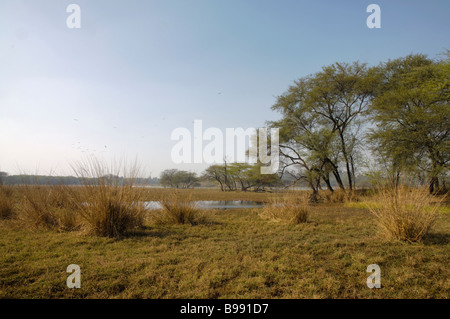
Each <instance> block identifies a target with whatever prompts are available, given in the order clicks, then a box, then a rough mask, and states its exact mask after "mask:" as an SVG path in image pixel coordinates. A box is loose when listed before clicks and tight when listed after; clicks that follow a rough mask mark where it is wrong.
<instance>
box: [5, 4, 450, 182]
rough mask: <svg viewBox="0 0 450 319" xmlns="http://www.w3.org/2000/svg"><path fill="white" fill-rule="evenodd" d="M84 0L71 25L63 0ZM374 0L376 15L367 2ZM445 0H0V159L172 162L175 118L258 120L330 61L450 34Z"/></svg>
mask: <svg viewBox="0 0 450 319" xmlns="http://www.w3.org/2000/svg"><path fill="white" fill-rule="evenodd" d="M71 3H76V4H78V5H79V6H80V7H81V29H69V28H67V26H66V19H67V17H68V16H69V13H66V7H67V6H68V5H69V4H71ZM371 3H376V4H378V5H379V6H380V7H381V26H382V28H381V29H369V28H367V26H366V19H367V17H368V15H369V13H366V7H367V6H368V5H369V4H371ZM449 14H450V1H447V0H442V1H438V0H432V1H406V0H403V1H400V0H396V1H356V0H355V1H350V0H347V1H331V0H330V1H299V0H297V1H286V0H285V1H274V0H273V1H268V0H227V1H224V0H220V1H219V0H177V1H175V0H160V1H137V0H135V1H101V0H95V1H81V0H70V1H62V0H38V1H36V0H28V1H24V0H23V1H19V0H2V1H1V3H0V170H2V171H7V172H9V173H12V174H14V173H18V172H19V170H22V171H26V172H31V173H34V172H36V171H38V172H39V173H42V174H47V173H49V172H53V173H54V174H72V172H71V169H70V167H69V164H70V163H74V162H76V161H77V160H79V159H81V158H82V157H83V156H85V155H88V154H95V155H96V156H98V157H99V158H103V159H105V160H107V161H109V160H111V159H113V158H115V159H121V158H128V159H132V158H135V157H136V156H137V157H138V159H139V161H140V162H141V163H142V165H143V169H144V170H145V172H146V174H152V176H157V175H159V173H160V172H161V170H163V169H165V168H179V169H187V170H193V171H196V172H200V171H201V170H202V169H204V168H205V165H201V164H195V165H194V164H192V165H185V164H183V165H177V164H174V163H172V160H171V157H170V152H171V149H172V147H173V145H174V144H175V143H176V142H174V141H171V140H170V134H171V132H172V130H173V129H175V128H178V127H186V128H188V129H190V130H193V126H192V125H193V121H194V120H202V121H203V126H204V129H206V128H208V127H218V128H220V129H223V130H225V128H227V127H230V128H235V127H243V128H248V127H261V126H264V123H265V121H267V120H273V119H276V118H277V117H278V114H276V113H274V112H272V111H271V110H270V107H271V105H272V104H273V103H274V102H275V99H276V96H278V95H280V94H282V93H283V92H284V91H285V90H286V89H287V88H288V86H289V85H290V84H292V82H293V81H294V80H295V79H297V78H299V77H302V76H306V75H308V74H310V73H314V72H317V71H320V69H321V67H322V66H324V65H329V64H331V63H334V62H336V61H338V62H352V61H355V60H359V61H361V62H367V63H368V64H369V65H376V64H378V63H379V62H381V61H385V60H387V59H389V58H391V59H393V58H397V57H401V56H405V55H407V54H410V53H424V54H428V55H429V56H430V57H432V58H434V57H436V56H437V55H438V54H439V53H442V52H443V51H444V50H445V49H446V48H450V43H449V39H450V38H449V34H450V19H449V18H448V17H449Z"/></svg>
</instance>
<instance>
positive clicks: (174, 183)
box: [160, 169, 199, 188]
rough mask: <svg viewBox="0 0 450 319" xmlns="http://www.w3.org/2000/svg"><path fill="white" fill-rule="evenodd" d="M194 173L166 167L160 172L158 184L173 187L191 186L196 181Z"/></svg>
mask: <svg viewBox="0 0 450 319" xmlns="http://www.w3.org/2000/svg"><path fill="white" fill-rule="evenodd" d="M198 181H199V179H198V177H197V174H196V173H193V172H188V171H180V170H177V169H166V170H164V171H163V172H162V173H161V178H160V184H161V185H163V186H167V187H173V188H191V187H194V186H195V185H196V184H197V183H198Z"/></svg>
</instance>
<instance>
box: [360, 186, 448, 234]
mask: <svg viewBox="0 0 450 319" xmlns="http://www.w3.org/2000/svg"><path fill="white" fill-rule="evenodd" d="M441 202H442V199H441V200H439V199H437V198H436V197H434V196H433V195H430V194H429V191H428V189H427V188H408V187H406V186H399V187H398V188H382V189H379V191H378V198H377V204H376V205H370V206H368V209H369V210H370V212H371V213H372V214H374V215H375V217H376V220H377V223H378V225H379V227H380V230H381V233H382V235H384V236H387V237H388V238H392V239H397V240H402V241H407V242H417V241H420V240H421V239H422V238H423V237H424V236H425V235H426V234H427V233H428V232H429V230H430V228H431V227H432V226H433V223H434V222H435V220H436V213H437V211H438V210H439V207H440V206H441Z"/></svg>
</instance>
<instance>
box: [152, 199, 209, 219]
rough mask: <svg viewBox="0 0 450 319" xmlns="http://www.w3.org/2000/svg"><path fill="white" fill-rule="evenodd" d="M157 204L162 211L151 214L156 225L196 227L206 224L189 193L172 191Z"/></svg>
mask: <svg viewBox="0 0 450 319" xmlns="http://www.w3.org/2000/svg"><path fill="white" fill-rule="evenodd" d="M159 202H160V203H161V206H162V209H161V210H159V211H157V212H154V214H153V218H154V220H155V221H156V222H157V223H168V224H191V225H196V224H200V223H205V222H206V217H205V214H204V213H203V212H201V210H200V209H199V208H198V207H197V206H196V205H195V203H194V202H193V201H192V195H191V194H190V193H187V194H180V193H179V192H176V191H173V192H171V193H170V194H168V195H166V196H163V197H161V198H160V200H159Z"/></svg>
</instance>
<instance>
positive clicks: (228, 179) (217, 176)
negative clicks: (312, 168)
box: [202, 162, 281, 192]
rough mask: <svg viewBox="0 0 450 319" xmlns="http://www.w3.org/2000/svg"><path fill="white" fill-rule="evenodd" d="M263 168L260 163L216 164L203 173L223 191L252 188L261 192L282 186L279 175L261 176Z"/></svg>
mask: <svg viewBox="0 0 450 319" xmlns="http://www.w3.org/2000/svg"><path fill="white" fill-rule="evenodd" d="M261 167H262V164H261V163H260V162H258V163H256V164H248V163H224V164H223V165H218V164H216V165H211V166H210V167H208V168H207V169H206V170H205V171H204V172H203V174H202V178H204V179H206V180H210V181H215V182H217V183H218V184H219V185H220V189H221V190H222V191H225V190H229V191H233V190H237V189H240V190H241V191H244V192H245V191H247V190H249V189H251V188H253V189H254V190H255V191H260V190H264V188H265V187H270V186H278V185H280V183H281V182H280V178H279V177H278V175H277V174H261Z"/></svg>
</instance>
